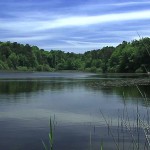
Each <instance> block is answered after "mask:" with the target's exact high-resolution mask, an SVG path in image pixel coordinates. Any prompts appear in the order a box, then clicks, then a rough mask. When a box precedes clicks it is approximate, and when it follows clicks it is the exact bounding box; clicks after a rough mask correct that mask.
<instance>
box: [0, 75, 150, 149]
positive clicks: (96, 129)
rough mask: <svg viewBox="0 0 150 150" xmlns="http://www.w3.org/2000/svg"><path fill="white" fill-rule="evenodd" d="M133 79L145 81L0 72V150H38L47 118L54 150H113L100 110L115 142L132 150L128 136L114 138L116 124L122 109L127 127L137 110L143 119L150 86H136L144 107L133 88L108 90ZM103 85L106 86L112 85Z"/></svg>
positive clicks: (127, 77)
mask: <svg viewBox="0 0 150 150" xmlns="http://www.w3.org/2000/svg"><path fill="white" fill-rule="evenodd" d="M132 79H139V80H140V79H145V80H146V79H147V80H149V77H148V76H147V75H137V74H126V75H125V74H112V75H111V74H100V75H96V74H91V73H9V72H6V73H4V72H2V73H0V150H43V145H42V140H43V141H45V143H46V144H48V133H49V118H50V117H51V118H52V119H53V120H54V122H55V130H54V149H56V150H90V149H92V150H96V149H99V147H100V143H101V141H103V145H104V149H106V150H110V149H111V150H113V149H116V147H115V144H114V141H113V139H112V136H111V134H110V133H109V130H108V128H107V125H106V123H105V121H104V118H103V117H102V114H101V113H100V111H102V112H103V114H104V116H106V118H108V121H109V122H110V124H111V130H112V132H113V134H114V136H115V138H116V141H118V140H120V141H118V143H120V145H121V144H122V143H123V142H124V143H125V145H126V146H127V147H128V148H131V147H132V144H130V143H131V139H130V138H129V137H128V135H126V134H123V135H121V133H120V134H119V132H120V131H121V129H120V128H121V127H120V126H121V125H118V124H121V123H120V121H118V120H119V118H120V120H121V114H122V112H123V110H124V107H125V105H126V107H127V109H128V115H129V117H130V121H131V123H132V122H134V120H135V116H136V115H134V112H136V110H137V105H138V110H139V112H140V115H141V116H142V117H144V116H145V114H147V109H149V99H150V92H149V91H150V86H149V85H144V86H139V88H140V90H141V91H142V92H145V94H146V95H147V102H145V100H143V98H141V95H140V92H139V91H138V89H137V87H136V86H124V85H122V86H112V83H115V82H119V81H120V80H126V81H127V80H130V81H131V80H132ZM107 81H109V82H110V81H111V86H110V85H109V84H108V85H107ZM101 83H105V86H104V84H101ZM118 127H119V130H120V131H119V132H117V130H116V129H118ZM118 137H119V138H118ZM140 138H141V140H140V142H144V138H143V133H142V131H141V133H140ZM90 139H91V142H90ZM90 143H91V144H90ZM122 145H123V144H122ZM120 147H121V148H120V149H123V148H122V147H123V146H120Z"/></svg>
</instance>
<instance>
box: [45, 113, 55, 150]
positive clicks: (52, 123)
mask: <svg viewBox="0 0 150 150" xmlns="http://www.w3.org/2000/svg"><path fill="white" fill-rule="evenodd" d="M54 128H55V116H54V119H53V121H52V118H51V117H50V120H49V134H48V139H49V145H46V144H45V142H44V141H43V140H42V144H43V147H44V150H53V145H54Z"/></svg>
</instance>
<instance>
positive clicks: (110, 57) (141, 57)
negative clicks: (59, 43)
mask: <svg viewBox="0 0 150 150" xmlns="http://www.w3.org/2000/svg"><path fill="white" fill-rule="evenodd" d="M149 48H150V38H143V39H141V40H134V41H132V42H126V41H123V42H122V43H121V44H119V45H118V46H117V47H103V48H102V49H98V50H92V51H87V52H85V53H84V54H75V53H65V52H63V51H61V50H51V51H45V50H43V49H39V48H38V47H37V46H30V45H29V44H26V45H23V44H19V43H17V42H14V43H11V42H0V70H19V71H54V70H82V71H90V72H120V73H123V72H146V71H149V70H150V54H149Z"/></svg>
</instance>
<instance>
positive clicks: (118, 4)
mask: <svg viewBox="0 0 150 150" xmlns="http://www.w3.org/2000/svg"><path fill="white" fill-rule="evenodd" d="M145 4H150V1H128V2H122V3H111V4H110V5H113V6H130V5H145Z"/></svg>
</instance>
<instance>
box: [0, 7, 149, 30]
mask: <svg viewBox="0 0 150 150" xmlns="http://www.w3.org/2000/svg"><path fill="white" fill-rule="evenodd" d="M131 20H132V21H133V20H150V10H144V11H135V12H126V13H116V14H106V15H96V16H70V17H64V18H59V19H55V20H51V19H50V20H42V21H39V20H38V19H37V20H35V18H33V20H32V18H30V19H29V20H28V19H27V20H25V19H24V18H22V19H19V20H14V21H13V20H11V21H9V20H7V21H6V20H1V22H0V29H7V30H16V31H22V32H24V31H30V32H31V31H42V30H48V29H55V28H64V27H73V26H79V27H80V26H88V25H93V24H104V23H108V22H121V21H131Z"/></svg>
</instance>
